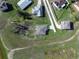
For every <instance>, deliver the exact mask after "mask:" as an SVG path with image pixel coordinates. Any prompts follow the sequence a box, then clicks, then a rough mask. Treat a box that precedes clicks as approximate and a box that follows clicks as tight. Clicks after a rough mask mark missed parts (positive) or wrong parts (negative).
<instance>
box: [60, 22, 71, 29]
mask: <svg viewBox="0 0 79 59" xmlns="http://www.w3.org/2000/svg"><path fill="white" fill-rule="evenodd" d="M61 29H71V22H70V21H62V22H61Z"/></svg>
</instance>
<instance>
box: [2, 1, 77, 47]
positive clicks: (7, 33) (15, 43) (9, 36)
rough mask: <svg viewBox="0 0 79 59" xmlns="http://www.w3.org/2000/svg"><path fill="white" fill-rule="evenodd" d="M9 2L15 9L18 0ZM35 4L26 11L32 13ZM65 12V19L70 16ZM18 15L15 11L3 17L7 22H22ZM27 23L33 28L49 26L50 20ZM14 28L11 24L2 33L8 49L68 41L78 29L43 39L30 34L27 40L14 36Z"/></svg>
mask: <svg viewBox="0 0 79 59" xmlns="http://www.w3.org/2000/svg"><path fill="white" fill-rule="evenodd" d="M8 2H9V3H11V4H12V5H13V7H15V5H16V3H17V2H18V0H8ZM34 2H37V1H36V0H34ZM35 4H36V3H35ZM35 4H33V5H31V6H30V8H27V9H26V10H24V11H25V12H27V11H28V12H30V10H31V8H32V7H33V6H35ZM68 10H69V9H68ZM69 11H70V10H69ZM59 12H60V11H59ZM59 12H58V11H57V13H58V14H59ZM63 12H65V13H64V14H65V15H64V17H63V18H65V16H66V15H68V14H69V13H68V12H67V11H66V10H65V9H63ZM16 13H17V11H16V10H15V9H14V10H12V11H10V12H6V13H3V14H2V15H1V16H3V15H4V17H6V20H7V19H9V20H10V21H14V20H20V19H21V20H22V18H21V17H18V16H16ZM67 13H68V14H67ZM26 20H27V19H25V21H26ZM69 20H70V19H69ZM71 20H72V19H71ZM27 21H28V22H30V23H31V25H32V26H34V25H37V24H49V19H48V16H47V15H46V16H45V17H41V18H39V17H33V19H32V20H27ZM22 22H24V21H22ZM13 27H14V26H13V25H12V24H10V25H9V26H7V27H6V28H5V29H4V30H3V32H2V36H3V40H4V42H5V44H6V45H7V47H8V48H17V47H25V46H29V45H32V44H47V43H49V42H57V41H62V40H66V39H68V38H69V37H71V36H72V35H73V34H74V33H75V32H76V30H77V28H78V27H77V28H75V29H74V30H70V31H67V30H63V31H62V30H57V32H56V33H54V32H53V31H50V32H49V34H48V35H46V36H41V37H40V36H39V37H36V38H35V36H34V35H33V36H30V35H31V34H30V35H28V38H27V36H21V35H17V34H14V33H13V32H12V28H13ZM32 34H33V33H32ZM30 38H31V39H30Z"/></svg>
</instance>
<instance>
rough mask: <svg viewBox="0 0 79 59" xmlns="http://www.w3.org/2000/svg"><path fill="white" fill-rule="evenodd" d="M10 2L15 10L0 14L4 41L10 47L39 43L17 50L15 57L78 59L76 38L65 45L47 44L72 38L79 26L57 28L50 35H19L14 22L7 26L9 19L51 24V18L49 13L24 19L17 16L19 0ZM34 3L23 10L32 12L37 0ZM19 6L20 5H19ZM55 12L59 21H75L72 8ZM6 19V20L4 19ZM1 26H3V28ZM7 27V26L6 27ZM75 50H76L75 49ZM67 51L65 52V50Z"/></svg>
mask: <svg viewBox="0 0 79 59" xmlns="http://www.w3.org/2000/svg"><path fill="white" fill-rule="evenodd" d="M7 1H8V2H9V3H11V4H12V5H13V8H14V9H13V10H12V11H10V12H5V13H4V12H2V14H1V15H0V18H1V17H2V18H1V19H0V20H1V21H2V22H1V23H3V22H5V23H3V25H2V27H3V29H2V32H1V34H2V38H3V41H4V43H5V44H6V46H7V47H8V48H9V49H13V48H21V47H28V46H33V45H38V47H32V48H29V49H24V50H20V51H16V53H15V54H14V58H13V59H76V54H75V52H74V51H76V49H77V47H76V46H77V44H76V43H77V40H76V38H75V39H74V40H72V41H71V42H68V43H65V44H64V46H63V45H62V44H60V45H58V44H55V45H51V46H47V45H46V44H48V43H53V42H59V41H64V40H67V39H68V38H70V37H71V36H72V35H74V34H75V32H76V30H77V29H79V26H78V24H77V26H75V28H74V30H69V31H68V30H57V32H56V33H54V32H53V31H51V30H50V31H49V33H48V35H46V36H34V35H33V33H32V36H31V34H29V35H28V37H27V36H23V35H18V34H15V33H13V31H12V30H13V28H14V26H13V24H12V23H9V25H8V26H7V27H5V25H7V24H6V23H7V21H8V19H9V20H10V21H11V22H12V21H16V20H18V21H19V20H21V22H22V23H23V22H25V21H27V23H30V25H31V26H35V25H38V24H48V25H49V24H50V21H49V18H48V16H47V13H46V15H45V17H33V18H32V19H31V20H28V19H25V20H24V19H23V18H21V17H18V16H16V14H17V11H16V6H17V5H16V4H17V2H18V1H19V0H7ZM33 2H34V3H33V4H32V5H31V6H29V7H28V8H27V9H26V10H23V11H24V12H29V13H31V9H32V7H33V6H35V5H36V2H37V1H36V0H33ZM17 8H18V7H17ZM18 9H19V8H18ZM55 13H56V15H57V17H58V19H57V21H61V20H71V21H73V22H74V18H73V17H71V16H70V14H71V11H70V8H68V9H62V10H61V11H58V10H57V9H55ZM2 19H4V21H3V20H2ZM2 27H1V28H2ZM4 27H5V28H4ZM73 50H74V51H73ZM64 51H65V52H64Z"/></svg>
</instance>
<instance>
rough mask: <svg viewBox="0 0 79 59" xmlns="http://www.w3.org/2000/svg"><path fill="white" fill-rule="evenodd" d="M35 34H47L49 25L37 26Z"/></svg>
mask: <svg viewBox="0 0 79 59" xmlns="http://www.w3.org/2000/svg"><path fill="white" fill-rule="evenodd" d="M35 30H36V31H35V35H45V34H46V32H47V30H48V26H47V25H38V26H36V27H35Z"/></svg>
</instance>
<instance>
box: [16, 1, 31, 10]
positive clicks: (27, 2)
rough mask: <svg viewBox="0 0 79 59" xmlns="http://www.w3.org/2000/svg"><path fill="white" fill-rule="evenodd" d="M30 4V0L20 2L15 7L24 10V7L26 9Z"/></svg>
mask: <svg viewBox="0 0 79 59" xmlns="http://www.w3.org/2000/svg"><path fill="white" fill-rule="evenodd" d="M31 3H32V0H20V1H19V2H18V3H17V5H18V6H19V7H20V8H21V9H25V8H26V7H28V6H29V5H30V4H31Z"/></svg>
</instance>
